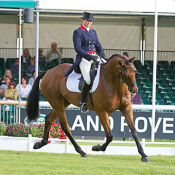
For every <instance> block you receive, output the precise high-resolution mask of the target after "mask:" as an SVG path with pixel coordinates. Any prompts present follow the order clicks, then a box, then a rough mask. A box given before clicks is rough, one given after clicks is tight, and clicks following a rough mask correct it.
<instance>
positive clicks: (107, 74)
mask: <svg viewBox="0 0 175 175" xmlns="http://www.w3.org/2000/svg"><path fill="white" fill-rule="evenodd" d="M103 73H104V74H103V75H104V78H105V81H106V83H108V84H109V85H110V86H111V89H112V90H113V91H117V90H118V88H119V87H120V89H121V88H123V89H124V88H125V84H124V83H122V82H121V81H122V79H121V75H120V65H119V59H111V60H110V61H109V62H108V63H107V64H106V65H104V71H103Z"/></svg>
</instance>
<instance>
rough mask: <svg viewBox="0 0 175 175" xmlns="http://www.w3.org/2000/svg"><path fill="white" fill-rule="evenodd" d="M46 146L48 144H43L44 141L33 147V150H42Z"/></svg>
mask: <svg viewBox="0 0 175 175" xmlns="http://www.w3.org/2000/svg"><path fill="white" fill-rule="evenodd" d="M44 145H46V143H43V142H42V141H41V142H36V143H35V144H34V145H33V149H40V148H41V147H43V146H44Z"/></svg>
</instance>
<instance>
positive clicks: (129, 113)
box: [121, 105, 150, 162]
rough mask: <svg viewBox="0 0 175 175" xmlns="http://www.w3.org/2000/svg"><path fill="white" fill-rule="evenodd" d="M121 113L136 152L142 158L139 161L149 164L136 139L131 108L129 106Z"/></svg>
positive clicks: (137, 138)
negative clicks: (133, 141)
mask: <svg viewBox="0 0 175 175" xmlns="http://www.w3.org/2000/svg"><path fill="white" fill-rule="evenodd" d="M121 112H122V113H123V114H124V116H125V119H126V122H127V124H128V126H129V128H130V130H131V133H132V135H133V138H134V140H135V142H136V145H137V149H138V152H139V154H140V155H141V156H142V158H141V161H142V162H150V160H149V158H148V156H147V155H146V154H145V153H144V151H143V148H142V146H141V144H140V141H139V137H138V134H137V131H136V129H135V126H134V122H133V110H132V107H131V106H130V105H129V106H127V107H126V108H125V109H122V110H121Z"/></svg>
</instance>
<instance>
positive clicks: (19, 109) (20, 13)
mask: <svg viewBox="0 0 175 175" xmlns="http://www.w3.org/2000/svg"><path fill="white" fill-rule="evenodd" d="M21 17H22V9H19V55H18V56H19V91H18V95H19V99H18V102H19V103H18V117H19V118H18V122H19V123H20V116H21V104H20V100H21V99H20V94H21V25H22V20H21Z"/></svg>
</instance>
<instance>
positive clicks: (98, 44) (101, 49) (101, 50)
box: [94, 30, 105, 58]
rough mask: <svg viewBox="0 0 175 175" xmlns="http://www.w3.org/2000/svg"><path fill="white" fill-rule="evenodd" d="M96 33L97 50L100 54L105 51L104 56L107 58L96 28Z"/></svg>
mask: <svg viewBox="0 0 175 175" xmlns="http://www.w3.org/2000/svg"><path fill="white" fill-rule="evenodd" d="M94 33H95V35H96V38H97V39H96V44H95V49H96V51H97V52H98V54H101V53H103V57H104V58H105V52H104V50H103V48H102V46H101V43H100V41H99V40H98V36H97V33H96V31H95V30H94Z"/></svg>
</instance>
